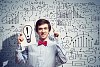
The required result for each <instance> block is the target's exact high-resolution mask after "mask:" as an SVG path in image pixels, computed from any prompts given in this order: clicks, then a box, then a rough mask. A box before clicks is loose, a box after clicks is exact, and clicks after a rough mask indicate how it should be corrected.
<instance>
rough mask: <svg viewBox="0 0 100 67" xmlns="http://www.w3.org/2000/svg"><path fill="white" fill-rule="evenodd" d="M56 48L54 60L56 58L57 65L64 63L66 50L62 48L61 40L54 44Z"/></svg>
mask: <svg viewBox="0 0 100 67" xmlns="http://www.w3.org/2000/svg"><path fill="white" fill-rule="evenodd" d="M56 48H57V53H56V60H57V65H58V66H59V65H61V64H65V63H66V62H67V57H66V50H65V49H63V44H62V43H61V42H57V45H56Z"/></svg>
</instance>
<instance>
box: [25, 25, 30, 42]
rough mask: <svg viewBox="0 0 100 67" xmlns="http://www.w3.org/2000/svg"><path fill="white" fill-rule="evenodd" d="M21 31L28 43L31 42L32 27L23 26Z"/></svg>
mask: <svg viewBox="0 0 100 67" xmlns="http://www.w3.org/2000/svg"><path fill="white" fill-rule="evenodd" d="M23 33H24V35H25V38H26V40H27V42H28V43H30V42H31V34H32V27H31V26H30V25H26V26H24V28H23Z"/></svg>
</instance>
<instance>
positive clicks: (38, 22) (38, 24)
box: [35, 19, 51, 32]
mask: <svg viewBox="0 0 100 67" xmlns="http://www.w3.org/2000/svg"><path fill="white" fill-rule="evenodd" d="M42 24H48V28H49V31H50V30H51V25H50V22H49V21H48V20H46V19H39V20H38V21H37V22H36V25H35V31H36V32H38V26H40V25H42Z"/></svg>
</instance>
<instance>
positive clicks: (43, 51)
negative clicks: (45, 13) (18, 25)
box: [16, 19, 67, 67]
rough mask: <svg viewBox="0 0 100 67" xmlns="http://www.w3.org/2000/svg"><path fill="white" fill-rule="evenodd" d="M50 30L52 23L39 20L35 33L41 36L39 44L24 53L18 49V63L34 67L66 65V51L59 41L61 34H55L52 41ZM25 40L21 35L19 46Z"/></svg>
mask: <svg viewBox="0 0 100 67" xmlns="http://www.w3.org/2000/svg"><path fill="white" fill-rule="evenodd" d="M50 30H51V25H50V22H49V21H48V20H45V19H39V20H38V21H37V22H36V26H35V31H36V32H37V34H38V35H39V40H38V42H37V43H36V44H32V45H29V46H26V47H25V50H23V51H22V50H21V49H17V50H16V52H17V54H16V57H17V61H18V62H19V63H22V62H23V63H28V64H29V65H30V66H32V67H57V66H58V65H61V64H64V63H66V61H67V59H66V56H65V50H64V49H62V43H61V42H60V41H59V40H57V37H58V36H59V34H58V33H54V37H55V41H51V40H50V39H49V37H48V35H49V32H50ZM23 40H24V39H23V37H22V35H20V36H19V37H18V43H19V45H22V44H21V42H23ZM33 40H34V39H33Z"/></svg>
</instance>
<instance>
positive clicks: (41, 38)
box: [39, 37, 49, 41]
mask: <svg viewBox="0 0 100 67" xmlns="http://www.w3.org/2000/svg"><path fill="white" fill-rule="evenodd" d="M48 39H49V38H48V37H47V38H46V39H42V38H40V39H39V40H41V41H48Z"/></svg>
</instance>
